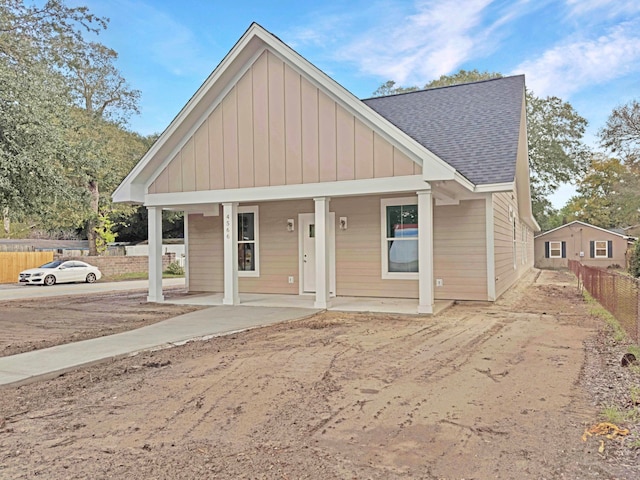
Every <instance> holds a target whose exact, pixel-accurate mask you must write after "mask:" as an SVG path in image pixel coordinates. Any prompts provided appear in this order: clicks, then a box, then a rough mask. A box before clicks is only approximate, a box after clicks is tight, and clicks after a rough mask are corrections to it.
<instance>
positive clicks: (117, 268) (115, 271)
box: [55, 253, 176, 276]
mask: <svg viewBox="0 0 640 480" xmlns="http://www.w3.org/2000/svg"><path fill="white" fill-rule="evenodd" d="M55 257H56V259H58V260H79V261H81V262H86V263H89V264H91V265H94V266H96V267H98V269H99V270H100V271H101V272H102V275H107V276H114V275H122V274H125V273H139V272H148V271H149V257H147V256H135V257H127V256H109V257H89V256H81V257H69V256H65V255H56V256H55ZM175 261H176V254H175V253H167V254H166V255H163V256H162V271H164V270H166V269H167V267H168V266H169V264H170V263H172V262H175Z"/></svg>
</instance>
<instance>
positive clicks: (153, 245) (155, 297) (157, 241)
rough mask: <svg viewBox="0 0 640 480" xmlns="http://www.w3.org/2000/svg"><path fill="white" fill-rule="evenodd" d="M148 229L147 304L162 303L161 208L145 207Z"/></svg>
mask: <svg viewBox="0 0 640 480" xmlns="http://www.w3.org/2000/svg"><path fill="white" fill-rule="evenodd" d="M147 217H148V228H149V295H148V296H147V302H162V301H163V300H164V295H162V208H159V207H147Z"/></svg>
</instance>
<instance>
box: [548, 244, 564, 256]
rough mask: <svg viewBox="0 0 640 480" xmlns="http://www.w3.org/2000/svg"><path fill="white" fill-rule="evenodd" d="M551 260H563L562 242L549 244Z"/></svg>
mask: <svg viewBox="0 0 640 480" xmlns="http://www.w3.org/2000/svg"><path fill="white" fill-rule="evenodd" d="M549 258H562V242H549Z"/></svg>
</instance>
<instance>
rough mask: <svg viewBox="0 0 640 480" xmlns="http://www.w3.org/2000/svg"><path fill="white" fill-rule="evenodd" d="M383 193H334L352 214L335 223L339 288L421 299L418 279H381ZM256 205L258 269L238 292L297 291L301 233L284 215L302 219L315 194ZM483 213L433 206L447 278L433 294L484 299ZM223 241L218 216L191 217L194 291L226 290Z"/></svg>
mask: <svg viewBox="0 0 640 480" xmlns="http://www.w3.org/2000/svg"><path fill="white" fill-rule="evenodd" d="M381 198H390V196H384V197H380V196H367V197H352V198H335V199H332V200H331V203H330V210H331V211H332V212H335V216H336V221H338V219H339V218H340V217H347V218H348V225H349V228H348V229H347V230H340V229H339V228H336V294H337V295H339V296H364V297H396V298H418V281H417V280H396V279H383V278H382V252H381V248H382V247H381V244H382V241H381V235H382V229H381V225H380V218H381V214H380V199H381ZM416 201H417V199H416ZM258 208H259V213H258V216H259V264H260V276H259V277H241V278H240V279H239V288H240V292H243V293H278V294H297V293H298V292H299V278H298V275H299V243H298V242H299V237H298V232H297V231H294V232H289V231H287V219H288V218H294V219H296V224H297V218H298V214H299V213H313V211H314V205H313V201H311V200H306V201H303V202H299V201H295V202H292V201H288V202H269V203H262V204H258ZM484 212H485V208H484V201H465V202H461V203H460V205H457V206H443V207H434V227H435V234H434V270H435V276H436V278H441V279H442V280H443V282H444V286H443V287H441V288H437V289H436V290H435V292H436V298H438V299H456V300H486V299H487V287H486V276H487V275H486V247H485V238H486V235H485V234H484V229H485V218H484ZM298 227H299V225H298ZM222 242H223V238H222V222H221V217H203V216H202V215H190V216H189V260H190V264H189V273H190V281H189V285H190V289H191V290H193V291H221V290H222V288H223V284H222V282H223V253H222V252H223V244H222ZM289 276H293V277H294V279H295V281H294V283H293V284H289V283H288V277H289Z"/></svg>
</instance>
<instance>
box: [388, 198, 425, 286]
mask: <svg viewBox="0 0 640 480" xmlns="http://www.w3.org/2000/svg"><path fill="white" fill-rule="evenodd" d="M380 205H381V226H382V278H403V279H417V278H418V200H417V199H416V198H415V197H408V198H391V199H383V200H381V202H380Z"/></svg>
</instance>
